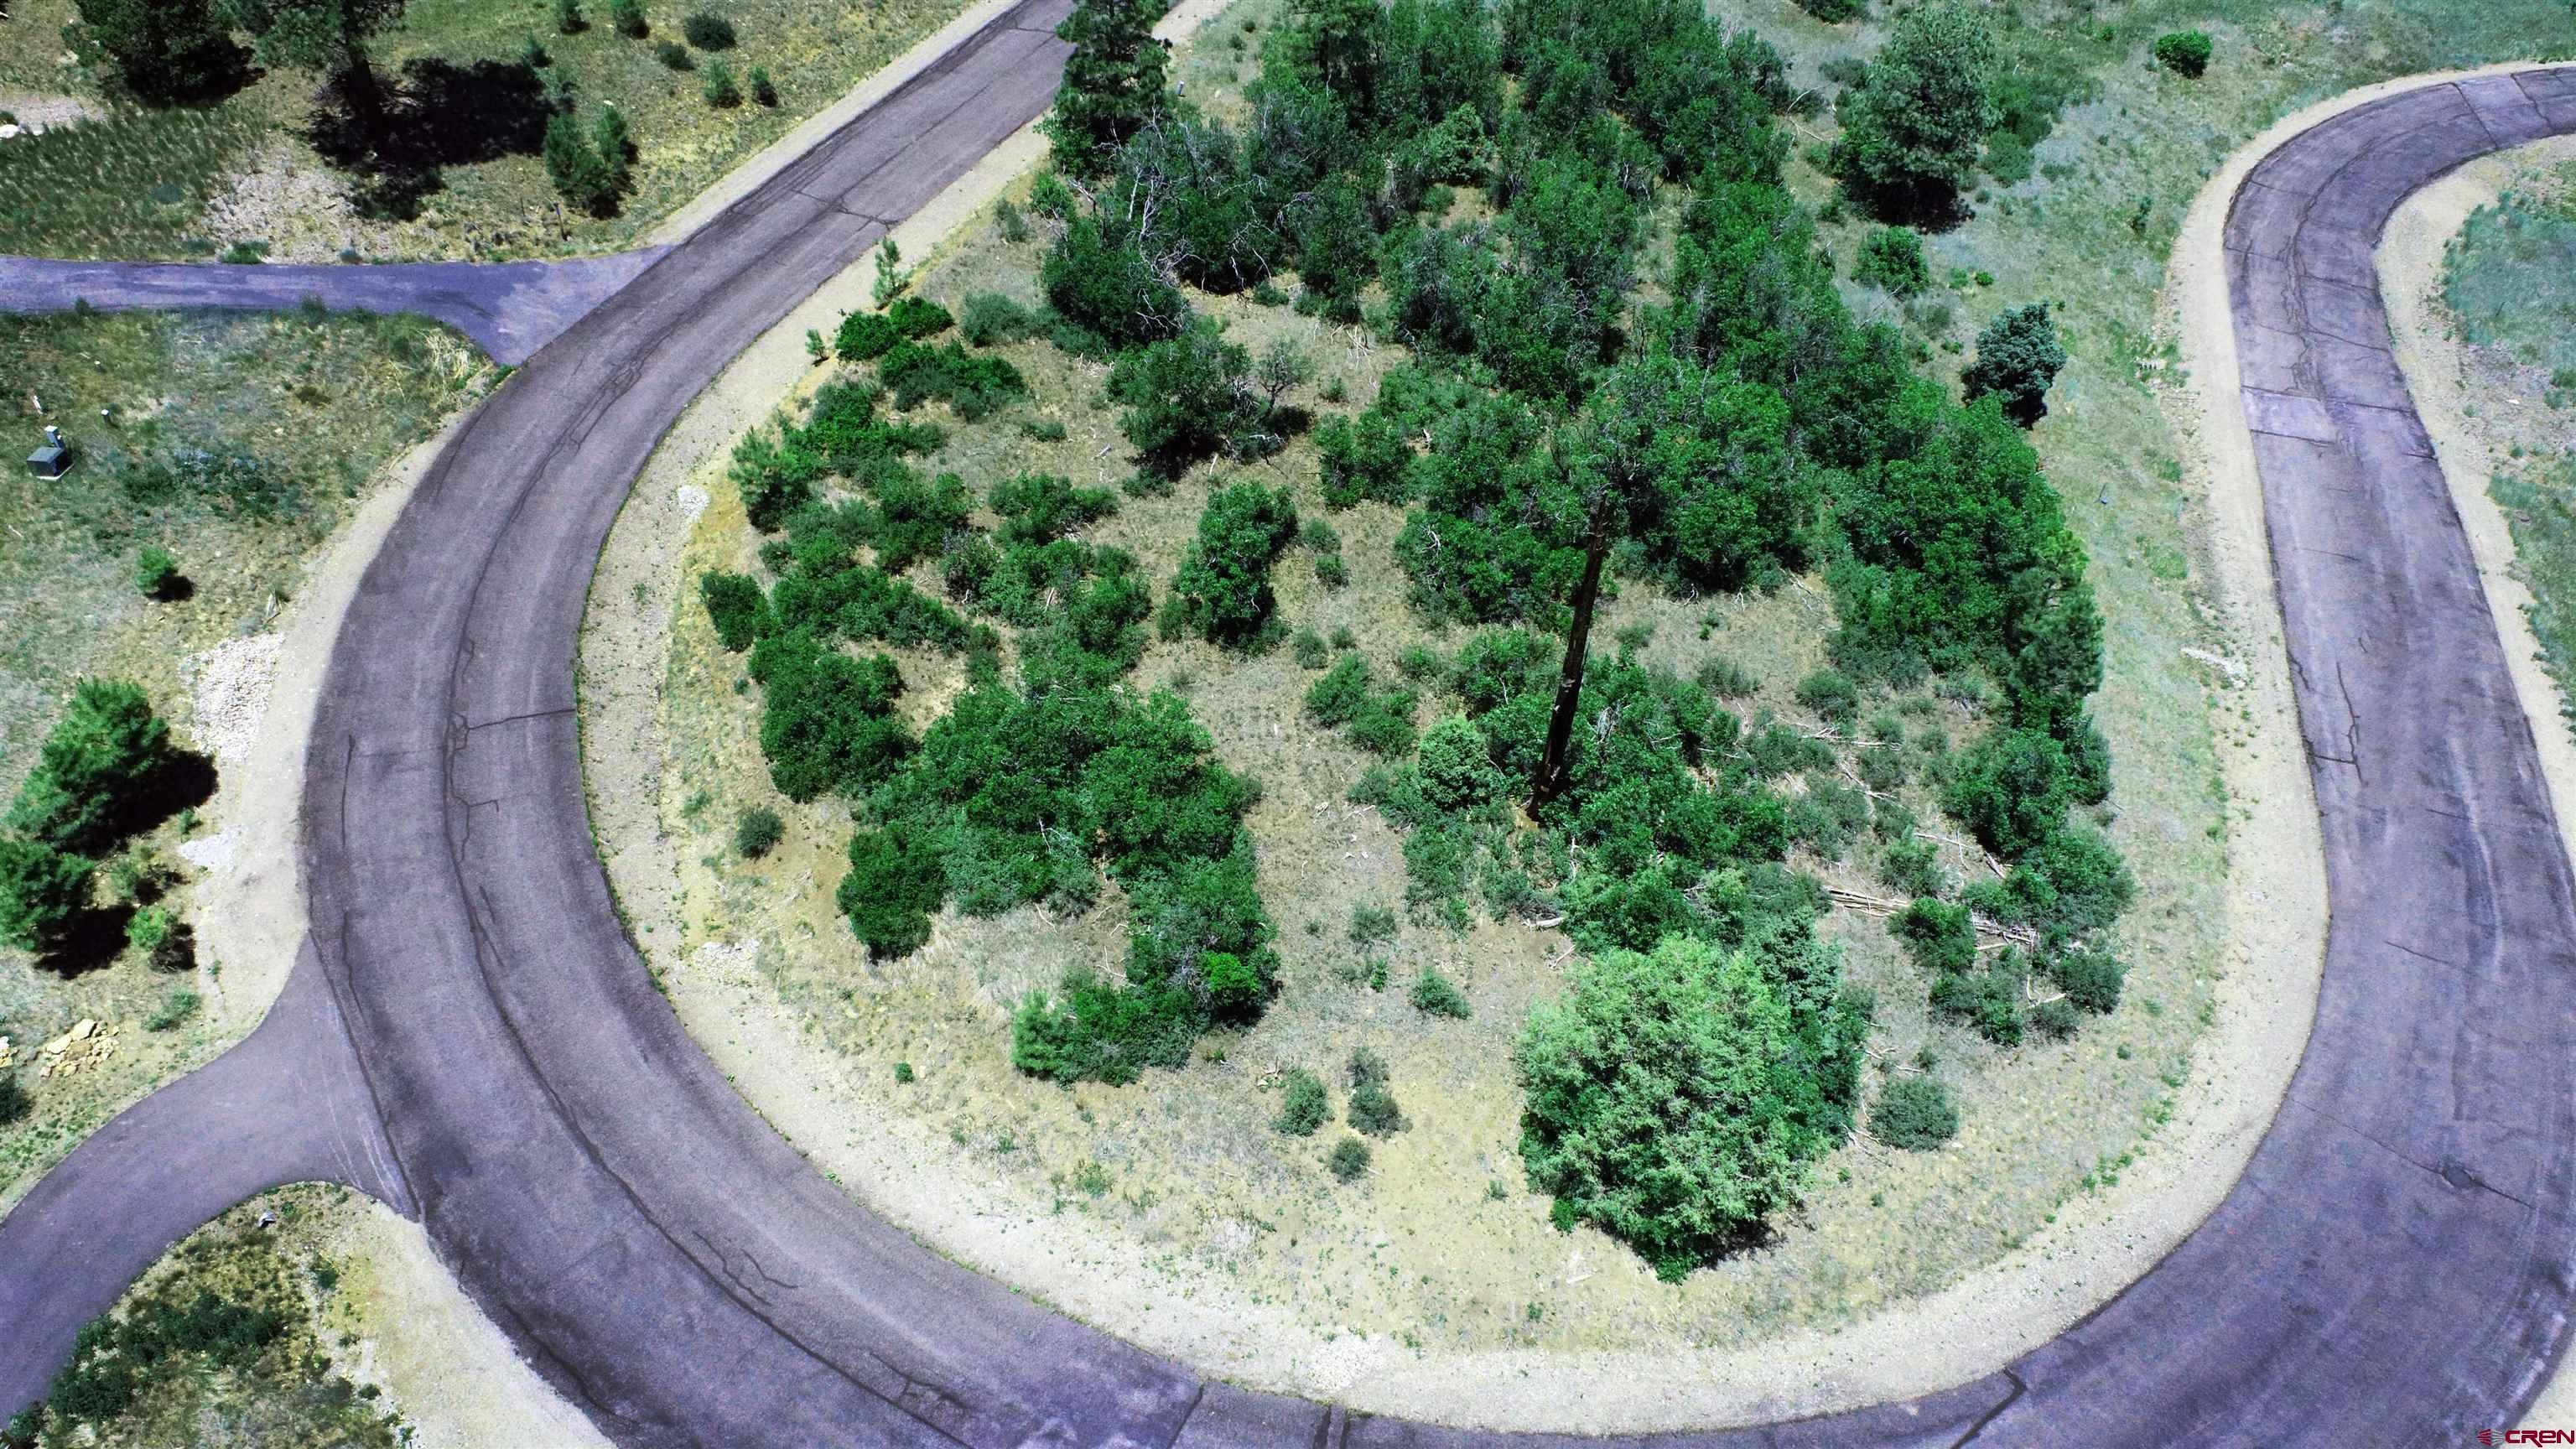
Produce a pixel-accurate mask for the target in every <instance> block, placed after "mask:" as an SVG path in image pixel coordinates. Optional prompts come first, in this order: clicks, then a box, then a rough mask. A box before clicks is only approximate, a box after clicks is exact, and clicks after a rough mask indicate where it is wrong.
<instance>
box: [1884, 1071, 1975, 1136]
mask: <svg viewBox="0 0 2576 1449" xmlns="http://www.w3.org/2000/svg"><path fill="white" fill-rule="evenodd" d="M1869 1131H1870V1135H1871V1136H1873V1137H1876V1138H1877V1139H1878V1140H1879V1141H1881V1142H1884V1143H1886V1144H1887V1145H1888V1146H1890V1147H1901V1148H1903V1149H1905V1150H1906V1151H1908V1152H1924V1151H1929V1150H1930V1149H1932V1148H1935V1147H1938V1146H1940V1145H1941V1144H1942V1143H1944V1142H1947V1141H1949V1140H1950V1139H1951V1138H1952V1137H1954V1136H1956V1135H1958V1131H1959V1109H1958V1108H1956V1107H1953V1106H1951V1105H1950V1094H1949V1092H1947V1091H1946V1090H1944V1089H1943V1088H1942V1086H1941V1084H1940V1083H1939V1082H1936V1081H1934V1080H1932V1079H1931V1078H1930V1077H1922V1076H1913V1077H1898V1078H1896V1079H1895V1080H1893V1081H1891V1082H1889V1083H1888V1084H1887V1085H1886V1086H1885V1087H1883V1088H1881V1089H1880V1090H1879V1094H1878V1101H1877V1103H1876V1104H1875V1105H1873V1106H1872V1107H1871V1108H1870V1113H1869Z"/></svg>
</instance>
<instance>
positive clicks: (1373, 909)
mask: <svg viewBox="0 0 2576 1449" xmlns="http://www.w3.org/2000/svg"><path fill="white" fill-rule="evenodd" d="M1395 933H1396V921H1395V912H1393V911H1391V910H1388V909H1387V908H1386V907H1384V906H1369V905H1356V906H1353V907H1351V930H1350V936H1351V944H1352V945H1354V946H1357V947H1359V948H1360V949H1361V950H1363V951H1366V950H1368V949H1369V948H1371V947H1373V946H1382V945H1384V944H1386V943H1387V942H1389V941H1392V940H1394V939H1395Z"/></svg>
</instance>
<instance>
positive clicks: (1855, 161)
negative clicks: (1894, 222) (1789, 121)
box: [1832, 3, 2004, 211]
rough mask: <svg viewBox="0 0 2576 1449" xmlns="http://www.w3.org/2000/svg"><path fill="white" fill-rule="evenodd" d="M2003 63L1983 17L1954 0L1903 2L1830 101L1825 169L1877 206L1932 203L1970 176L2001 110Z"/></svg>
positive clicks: (1920, 207)
mask: <svg viewBox="0 0 2576 1449" xmlns="http://www.w3.org/2000/svg"><path fill="white" fill-rule="evenodd" d="M2003 69H2004V67H2003V63H2002V57H2001V55H2000V53H1999V52H1998V51H1997V49H1996V47H1995V42H1994V38H1993V36H1992V35H1991V34H1990V33H1988V30H1987V27H1986V23H1985V21H1984V19H1983V18H1982V17H1980V16H1979V15H1977V14H1976V13H1974V12H1972V11H1970V10H1968V9H1966V8H1965V7H1963V6H1961V5H1958V4H1955V3H1942V4H1935V5H1925V6H1921V7H1918V8H1916V9H1913V10H1909V11H1907V12H1905V13H1904V14H1903V15H1901V16H1899V17H1898V18H1897V21H1896V24H1895V26H1894V28H1893V30H1892V32H1891V33H1890V35H1889V36H1888V38H1887V41H1886V42H1885V43H1884V44H1882V45H1881V46H1880V47H1879V50H1878V54H1877V56H1876V57H1875V58H1874V59H1873V60H1872V61H1871V62H1870V66H1869V72H1868V84H1867V85H1865V86H1863V87H1862V88H1860V89H1859V90H1857V91H1855V92H1852V93H1851V94H1850V95H1848V96H1846V97H1845V98H1844V100H1843V102H1842V104H1841V106H1840V107H1839V111H1840V114H1841V116H1842V120H1843V136H1842V139H1841V140H1840V141H1839V142H1837V143H1835V146H1834V150H1833V156H1832V162H1833V166H1834V169H1835V170H1836V171H1837V172H1839V173H1840V174H1841V175H1842V176H1843V177H1844V178H1845V179H1846V180H1847V181H1848V182H1851V183H1853V184H1855V185H1856V186H1857V187H1858V188H1859V189H1860V190H1861V191H1862V192H1863V194H1864V195H1865V196H1866V197H1867V198H1868V199H1870V200H1871V201H1872V202H1874V203H1876V204H1878V205H1880V206H1881V207H1883V208H1886V209H1892V210H1904V211H1931V210H1936V209H1938V208H1939V206H1940V205H1941V204H1942V203H1944V202H1946V201H1947V200H1948V199H1949V198H1950V197H1951V196H1952V195H1953V194H1954V193H1955V192H1957V191H1958V190H1959V188H1961V187H1963V186H1965V185H1966V184H1967V183H1968V181H1969V180H1970V179H1971V178H1972V177H1973V176H1974V174H1975V168H1976V163H1977V158H1978V155H1979V153H1980V152H1981V150H1982V149H1983V147H1984V143H1985V139H1986V135H1987V133H1988V132H1990V131H1992V130H1994V128H1995V125H1996V123H1997V122H1998V121H2000V120H2001V119H2002V111H2001V108H2000V107H1998V106H1997V105H1996V104H1995V99H1994V83H1995V78H1996V77H1997V75H1999V74H2000V73H2002V71H2003Z"/></svg>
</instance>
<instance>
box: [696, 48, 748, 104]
mask: <svg viewBox="0 0 2576 1449" xmlns="http://www.w3.org/2000/svg"><path fill="white" fill-rule="evenodd" d="M698 94H699V95H700V96H701V97H703V98H704V99H705V101H706V103H707V104H708V105H711V106H713V107H715V108H716V109H717V110H719V111H730V110H732V109H733V108H734V107H736V106H738V105H741V104H742V87H741V86H740V85H738V84H736V83H735V81H734V78H733V67H732V66H730V65H728V64H726V63H725V60H724V58H723V57H722V56H718V57H717V58H716V59H714V60H711V61H709V62H707V78H706V80H705V81H704V82H703V83H701V84H700V85H699V87H698Z"/></svg>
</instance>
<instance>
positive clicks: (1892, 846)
mask: <svg viewBox="0 0 2576 1449" xmlns="http://www.w3.org/2000/svg"><path fill="white" fill-rule="evenodd" d="M1937 858H1938V851H1937V850H1936V848H1935V847H1934V846H1933V844H1932V842H1931V841H1928V840H1924V839H1922V838H1920V837H1918V836H1914V835H1910V834H1909V835H1905V836H1902V837H1900V838H1898V839H1896V840H1893V841H1890V842H1888V846H1887V849H1886V850H1884V851H1882V852H1880V854H1879V857H1878V878H1879V879H1880V880H1881V881H1884V882H1886V883H1887V885H1888V886H1889V887H1890V888H1891V889H1893V890H1896V891H1898V892H1900V893H1901V894H1904V895H1908V896H1937V895H1939V894H1941V893H1942V892H1943V891H1944V890H1946V889H1948V888H1949V884H1950V883H1949V880H1948V879H1947V878H1946V877H1945V876H1944V874H1943V872H1942V870H1941V867H1940V865H1939V864H1938V863H1937Z"/></svg>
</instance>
